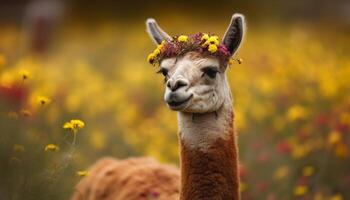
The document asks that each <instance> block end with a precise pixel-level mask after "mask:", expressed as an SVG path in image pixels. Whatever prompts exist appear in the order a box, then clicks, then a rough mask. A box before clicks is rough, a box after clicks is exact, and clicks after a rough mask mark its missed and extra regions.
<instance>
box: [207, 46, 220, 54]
mask: <svg viewBox="0 0 350 200" xmlns="http://www.w3.org/2000/svg"><path fill="white" fill-rule="evenodd" d="M217 50H218V47H217V46H216V45H215V44H211V45H209V46H208V51H209V52H210V53H215V52H216V51H217Z"/></svg>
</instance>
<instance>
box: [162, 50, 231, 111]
mask: <svg viewBox="0 0 350 200" xmlns="http://www.w3.org/2000/svg"><path fill="white" fill-rule="evenodd" d="M160 72H161V73H162V74H163V75H164V77H165V80H166V81H165V94H164V101H165V102H166V104H167V105H168V107H169V108H170V109H172V110H176V111H182V112H189V113H207V112H213V111H216V110H218V109H219V108H220V107H221V105H222V104H223V101H224V99H225V98H226V97H227V96H230V95H229V93H228V91H229V89H228V85H227V82H226V76H225V67H222V66H220V62H219V60H218V59H217V58H215V57H204V56H202V55H201V54H199V53H196V52H189V53H187V54H185V55H184V56H182V57H177V58H168V59H164V60H163V61H162V62H161V63H160Z"/></svg>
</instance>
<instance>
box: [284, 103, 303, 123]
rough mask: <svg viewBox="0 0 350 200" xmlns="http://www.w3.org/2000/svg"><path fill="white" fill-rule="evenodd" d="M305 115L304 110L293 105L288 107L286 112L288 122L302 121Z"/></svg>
mask: <svg viewBox="0 0 350 200" xmlns="http://www.w3.org/2000/svg"><path fill="white" fill-rule="evenodd" d="M306 115H307V112H306V110H305V109H304V108H303V107H302V106H300V105H294V106H292V107H290V108H289V109H288V111H287V118H288V120H290V121H296V120H299V119H304V118H305V117H306Z"/></svg>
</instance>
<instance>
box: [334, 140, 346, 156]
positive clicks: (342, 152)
mask: <svg viewBox="0 0 350 200" xmlns="http://www.w3.org/2000/svg"><path fill="white" fill-rule="evenodd" d="M334 153H335V155H337V156H338V157H340V158H346V157H347V156H348V153H349V150H348V147H347V146H346V145H345V144H342V143H340V144H337V146H336V147H335V149H334Z"/></svg>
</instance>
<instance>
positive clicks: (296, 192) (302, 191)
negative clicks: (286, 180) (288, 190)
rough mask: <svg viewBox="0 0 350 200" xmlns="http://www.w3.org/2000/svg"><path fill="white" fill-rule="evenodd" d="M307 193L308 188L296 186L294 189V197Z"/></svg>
mask: <svg viewBox="0 0 350 200" xmlns="http://www.w3.org/2000/svg"><path fill="white" fill-rule="evenodd" d="M307 192H308V188H307V186H305V185H298V186H296V187H295V188H294V195H295V196H303V195H305V194H306V193H307Z"/></svg>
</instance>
